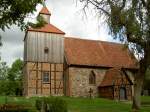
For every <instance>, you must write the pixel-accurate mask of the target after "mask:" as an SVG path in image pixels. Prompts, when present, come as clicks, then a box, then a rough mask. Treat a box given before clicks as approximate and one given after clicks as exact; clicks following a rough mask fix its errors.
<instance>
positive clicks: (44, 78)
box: [43, 72, 49, 83]
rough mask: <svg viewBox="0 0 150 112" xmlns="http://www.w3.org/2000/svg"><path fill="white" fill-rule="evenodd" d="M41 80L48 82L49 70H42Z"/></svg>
mask: <svg viewBox="0 0 150 112" xmlns="http://www.w3.org/2000/svg"><path fill="white" fill-rule="evenodd" d="M43 82H44V83H47V82H49V72H43Z"/></svg>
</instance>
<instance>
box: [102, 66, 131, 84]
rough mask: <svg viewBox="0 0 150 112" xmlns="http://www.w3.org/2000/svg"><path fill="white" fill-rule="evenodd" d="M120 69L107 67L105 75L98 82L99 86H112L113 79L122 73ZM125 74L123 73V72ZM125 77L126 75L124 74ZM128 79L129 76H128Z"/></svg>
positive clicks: (115, 79) (116, 78)
mask: <svg viewBox="0 0 150 112" xmlns="http://www.w3.org/2000/svg"><path fill="white" fill-rule="evenodd" d="M122 73H123V72H122V70H121V69H120V68H111V69H109V70H108V71H107V72H106V74H105V76H104V79H103V81H102V82H101V84H100V87H105V86H112V85H114V83H115V81H117V80H118V77H120V75H121V74H122ZM124 75H125V74H124ZM126 77H127V76H126ZM128 79H129V78H128ZM130 82H131V81H128V82H126V84H130Z"/></svg>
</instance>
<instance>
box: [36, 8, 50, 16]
mask: <svg viewBox="0 0 150 112" xmlns="http://www.w3.org/2000/svg"><path fill="white" fill-rule="evenodd" d="M39 13H40V14H47V15H51V13H50V12H49V10H48V9H47V7H43V8H42V9H41V11H40V12H39Z"/></svg>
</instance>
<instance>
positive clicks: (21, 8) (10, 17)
mask: <svg viewBox="0 0 150 112" xmlns="http://www.w3.org/2000/svg"><path fill="white" fill-rule="evenodd" d="M42 1H43V0H0V29H2V30H5V27H7V28H9V27H10V26H11V25H12V24H15V25H18V26H19V27H20V28H21V29H23V28H25V26H26V23H25V22H24V19H25V18H26V16H27V14H29V13H33V12H34V11H35V10H36V6H37V4H39V3H42Z"/></svg>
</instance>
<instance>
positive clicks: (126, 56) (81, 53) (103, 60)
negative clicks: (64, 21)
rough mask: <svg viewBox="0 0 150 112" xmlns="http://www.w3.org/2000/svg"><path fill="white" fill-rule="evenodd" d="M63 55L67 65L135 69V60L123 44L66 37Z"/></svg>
mask: <svg viewBox="0 0 150 112" xmlns="http://www.w3.org/2000/svg"><path fill="white" fill-rule="evenodd" d="M65 55H66V59H67V63H68V65H87V66H97V67H121V68H132V69H135V68H136V69H137V60H136V59H135V58H133V57H132V56H131V54H130V53H129V50H128V49H126V48H125V47H124V45H123V44H117V43H111V42H104V41H95V40H84V39H77V38H69V37H68V38H65Z"/></svg>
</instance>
